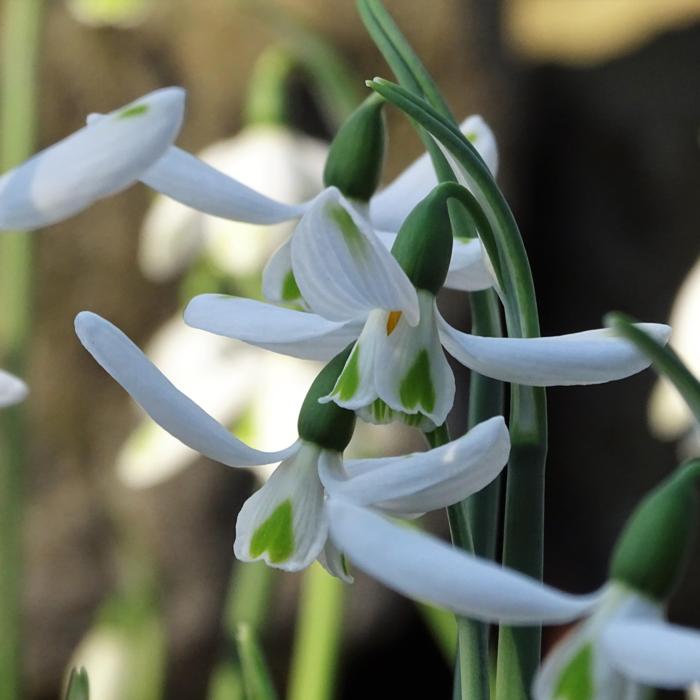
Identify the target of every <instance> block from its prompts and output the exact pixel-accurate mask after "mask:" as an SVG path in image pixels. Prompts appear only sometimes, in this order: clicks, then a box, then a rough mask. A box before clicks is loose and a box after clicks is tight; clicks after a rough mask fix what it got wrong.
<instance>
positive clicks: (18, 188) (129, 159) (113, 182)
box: [0, 87, 185, 229]
mask: <svg viewBox="0 0 700 700" xmlns="http://www.w3.org/2000/svg"><path fill="white" fill-rule="evenodd" d="M184 109H185V92H184V90H182V89H181V88H175V87H171V88H164V89H162V90H156V91H155V92H151V93H149V94H148V95H144V96H143V97H140V98H139V99H137V100H135V101H134V102H132V103H130V104H128V105H126V106H125V107H121V108H119V109H117V110H115V111H114V112H110V113H109V114H107V115H105V116H103V117H101V118H100V119H98V120H96V121H95V123H93V124H91V125H89V126H85V127H83V128H82V129H79V130H78V131H76V132H75V133H73V134H71V135H70V136H68V137H66V138H65V139H63V140H62V141H59V142H58V143H55V144H54V145H53V146H50V147H49V148H47V149H45V150H43V151H41V152H40V153H37V154H36V155H35V156H33V157H32V158H30V159H29V160H28V161H26V162H24V163H22V165H19V166H18V167H16V168H14V169H13V170H10V171H9V172H7V173H5V174H4V175H3V176H2V177H1V178H0V229H34V228H39V227H41V226H48V225H49V224H53V223H56V222H58V221H61V220H63V219H67V218H68V217H69V216H73V214H77V213H78V212H80V211H82V210H83V209H85V208H86V207H88V206H90V205H91V204H93V203H94V202H96V201H97V200H98V199H102V198H104V197H108V196H110V195H113V194H116V193H117V192H120V191H121V190H123V189H125V188H127V187H129V186H130V185H132V184H134V183H135V182H137V181H138V179H139V177H141V175H142V174H143V173H144V172H145V171H146V170H148V168H149V167H150V166H151V165H153V164H154V163H155V162H156V161H158V160H159V159H160V158H161V157H162V156H163V155H164V154H165V153H166V151H167V150H168V149H169V148H170V147H171V146H172V143H173V141H174V139H175V137H176V136H177V134H178V132H179V131H180V126H181V124H182V118H183V114H184Z"/></svg>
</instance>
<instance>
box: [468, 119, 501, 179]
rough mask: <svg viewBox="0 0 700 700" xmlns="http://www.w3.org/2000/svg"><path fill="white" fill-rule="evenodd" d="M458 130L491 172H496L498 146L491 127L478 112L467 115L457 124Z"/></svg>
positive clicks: (494, 173) (495, 173) (494, 174)
mask: <svg viewBox="0 0 700 700" xmlns="http://www.w3.org/2000/svg"><path fill="white" fill-rule="evenodd" d="M459 128H460V131H461V132H462V133H463V134H464V136H465V137H466V138H467V140H468V141H469V142H470V143H471V144H472V145H473V146H474V148H476V150H477V151H478V152H479V155H480V156H481V159H482V160H483V161H484V163H486V165H487V167H488V169H489V170H490V171H491V174H492V175H493V176H494V177H496V175H497V174H498V146H497V145H496V137H495V136H494V134H493V131H491V127H490V126H489V125H488V124H487V123H486V122H485V121H484V119H483V117H481V116H480V115H478V114H472V116H470V117H467V118H466V119H465V120H464V121H463V122H462V123H461V124H460V126H459Z"/></svg>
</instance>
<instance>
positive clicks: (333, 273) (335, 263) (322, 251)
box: [292, 187, 419, 326]
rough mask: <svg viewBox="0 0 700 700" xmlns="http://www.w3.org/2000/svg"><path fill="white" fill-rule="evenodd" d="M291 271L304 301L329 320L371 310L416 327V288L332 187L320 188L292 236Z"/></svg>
mask: <svg viewBox="0 0 700 700" xmlns="http://www.w3.org/2000/svg"><path fill="white" fill-rule="evenodd" d="M292 269H293V270H294V276H295V278H296V282H297V285H298V286H299V290H300V291H301V294H302V297H303V298H304V301H305V302H306V303H307V304H308V306H309V308H310V309H311V310H312V311H314V312H315V313H317V314H319V315H321V316H323V317H324V318H327V319H329V320H331V321H347V320H350V319H355V318H358V317H364V316H366V315H367V313H368V312H370V311H372V310H373V309H385V310H387V311H401V312H402V313H403V314H404V315H405V317H406V320H407V321H408V323H409V324H410V325H412V326H415V325H416V324H417V323H418V318H419V313H418V298H417V295H416V290H415V288H414V287H413V285H412V284H411V282H410V280H409V279H408V277H407V276H406V274H405V273H404V271H403V270H402V269H401V266H400V265H399V263H398V262H397V260H396V259H395V258H394V257H393V256H392V255H391V253H390V252H389V251H388V250H387V249H386V247H385V246H384V245H383V244H382V242H381V239H380V238H379V236H378V235H377V234H376V233H375V232H374V230H373V229H372V228H371V227H370V226H369V225H368V224H367V223H366V222H365V221H364V220H363V219H362V217H361V216H359V214H357V212H356V211H355V210H354V209H353V207H352V205H351V204H350V203H349V202H347V200H345V198H344V197H343V196H342V195H341V194H340V192H339V191H338V190H337V189H336V188H335V187H329V188H327V189H326V190H324V191H323V192H322V193H321V194H320V195H319V196H318V197H317V198H316V199H315V200H314V201H313V203H312V205H311V207H310V208H309V210H308V211H307V212H306V214H304V216H303V217H302V219H301V221H300V222H299V225H298V226H297V228H296V231H295V233H294V236H293V237H292Z"/></svg>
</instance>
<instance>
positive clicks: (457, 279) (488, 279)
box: [445, 238, 494, 292]
mask: <svg viewBox="0 0 700 700" xmlns="http://www.w3.org/2000/svg"><path fill="white" fill-rule="evenodd" d="M493 285H494V279H493V275H492V274H491V271H490V269H489V265H488V261H487V260H486V252H485V251H484V248H483V246H482V244H481V241H480V240H479V239H478V238H474V239H472V240H470V241H464V240H459V239H455V241H454V243H453V245H452V259H451V260H450V269H449V271H448V272H447V278H446V279H445V286H446V287H448V288H449V289H459V290H461V291H463V292H478V291H480V290H482V289H490V288H491V287H493Z"/></svg>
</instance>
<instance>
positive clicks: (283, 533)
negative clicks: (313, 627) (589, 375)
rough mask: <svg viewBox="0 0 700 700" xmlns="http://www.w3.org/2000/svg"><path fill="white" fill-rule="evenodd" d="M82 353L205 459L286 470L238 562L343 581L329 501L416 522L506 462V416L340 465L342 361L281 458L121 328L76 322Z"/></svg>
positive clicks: (95, 320) (248, 510)
mask: <svg viewBox="0 0 700 700" xmlns="http://www.w3.org/2000/svg"><path fill="white" fill-rule="evenodd" d="M75 326H76V332H77V334H78V337H79V338H80V340H81V342H82V343H83V345H84V346H85V347H86V348H87V350H88V351H89V352H90V353H91V354H92V355H93V357H94V358H95V359H96V360H97V361H98V362H99V364H101V365H102V367H104V369H105V370H106V371H107V372H108V373H109V374H110V375H111V376H112V377H113V378H114V379H115V380H116V381H117V382H118V383H119V384H121V385H122V386H123V387H124V388H125V389H126V391H127V392H128V393H129V394H131V396H132V397H133V398H134V400H135V401H137V403H139V404H140V405H141V407H142V408H143V409H144V410H145V411H146V412H147V413H148V414H149V415H150V416H151V418H152V419H153V420H154V421H156V423H158V424H159V425H160V426H161V427H162V428H164V429H165V430H167V431H168V432H169V433H171V434H172V435H174V436H175V437H177V438H178V439H179V440H181V441H182V442H183V443H184V444H186V445H188V446H189V447H191V448H192V449H194V450H197V451H198V452H200V453H201V454H203V455H205V456H207V457H210V458H211V459H214V460H216V461H218V462H221V463H222V464H226V465H228V466H232V467H249V466H255V465H263V464H271V463H273V462H280V460H281V462H280V465H279V466H278V467H277V469H276V470H275V472H274V473H273V474H272V476H271V477H270V478H269V479H268V481H267V482H266V483H265V484H264V485H263V487H262V488H261V489H260V490H259V491H257V492H256V493H255V494H253V495H252V496H251V497H250V498H249V499H248V501H246V503H245V504H244V506H243V508H242V510H241V512H240V514H239V517H238V522H237V525H236V543H235V552H236V555H237V556H238V557H239V558H240V559H243V560H245V561H254V560H257V559H262V560H264V561H266V562H267V563H268V564H270V565H271V566H275V567H278V568H281V569H285V570H288V571H297V570H299V569H302V568H304V567H306V566H308V565H309V564H310V563H311V562H312V561H313V560H314V559H316V558H320V560H321V561H322V562H323V563H324V565H325V566H327V568H329V570H331V571H332V572H333V573H335V574H337V575H339V576H342V577H347V573H346V572H345V571H344V569H343V566H342V557H341V556H340V553H339V552H338V550H337V549H336V547H335V546H334V543H333V542H332V541H328V513H327V508H326V498H327V494H330V495H334V494H335V495H337V496H338V497H339V498H343V499H346V500H349V501H351V502H353V503H359V504H362V505H371V506H373V507H374V508H377V509H378V510H381V511H384V512H386V513H390V514H397V515H404V516H414V515H415V514H417V513H421V512H424V511H427V510H433V509H436V508H441V507H444V506H447V505H451V504H453V503H456V502H458V501H461V500H463V499H464V498H466V497H467V496H468V495H470V494H472V493H474V492H476V491H478V490H480V489H481V488H483V487H485V486H486V485H487V484H489V483H490V482H491V481H492V480H493V479H494V478H495V477H496V476H497V475H498V474H499V473H500V471H501V469H502V468H503V466H504V465H505V463H506V461H507V459H508V453H509V450H510V440H509V436H508V430H507V428H506V426H505V422H504V420H503V418H502V417H500V416H499V417H496V418H492V419H490V420H488V421H485V422H484V423H481V424H479V425H477V426H476V427H475V428H473V429H472V430H471V431H469V432H468V433H467V434H466V435H464V436H462V437H461V438H459V439H457V440H454V441H452V442H450V443H448V444H446V445H444V446H442V447H438V448H435V449H432V450H428V451H427V452H422V453H415V454H411V455H405V456H400V457H389V458H383V459H366V460H347V461H345V460H343V457H342V452H343V450H344V449H345V447H346V446H347V443H348V442H349V440H350V437H351V435H352V430H353V428H354V421H355V419H354V414H353V413H352V412H351V411H347V410H345V409H342V408H339V407H338V406H336V405H335V404H325V405H324V404H319V403H318V397H319V396H321V395H324V394H326V393H327V392H328V390H329V389H330V388H331V387H332V386H333V384H334V383H335V380H336V378H337V374H338V372H339V371H340V369H341V368H342V366H343V364H344V362H345V359H346V358H345V357H344V356H342V355H341V356H339V357H337V358H335V359H334V360H333V361H332V362H331V363H329V364H328V365H327V366H326V367H325V368H324V370H322V372H321V374H319V376H318V377H317V379H316V380H315V382H314V384H313V385H312V386H311V389H310V390H309V393H308V394H307V397H306V399H305V401H304V404H303V406H302V410H301V412H300V417H299V440H297V441H296V442H295V443H294V444H292V445H291V446H290V447H288V448H286V449H283V450H280V451H277V452H264V451H261V450H256V449H254V448H252V447H249V446H248V445H246V444H244V443H243V442H241V441H240V440H238V439H236V438H235V437H234V436H233V435H231V433H230V432H229V431H228V430H226V428H224V426H222V425H221V424H220V423H218V422H217V421H216V420H214V419H213V418H212V417H211V416H210V415H209V414H207V413H206V412H205V411H204V410H203V409H201V408H200V407H199V406H198V405H197V404H195V403H194V402H193V401H191V400H190V399H189V398H187V397H186V396H185V395H184V394H182V393H181V392H180V391H179V390H178V389H176V388H175V387H174V386H173V385H172V384H171V383H170V382H169V381H168V379H167V378H166V377H165V376H164V375H163V374H162V373H161V372H160V371H159V370H158V369H157V368H156V367H155V366H154V365H153V364H152V363H151V362H150V361H149V360H148V359H147V358H146V356H145V355H144V354H143V353H142V352H141V351H140V350H139V349H138V348H137V347H136V345H134V344H133V343H132V342H131V340H129V338H127V337H126V336H125V335H124V334H123V333H122V332H121V331H120V330H119V329H118V328H116V327H115V326H113V325H112V324H111V323H109V322H108V321H105V320H104V319H102V318H100V317H99V316H97V315H96V314H93V313H90V312H82V313H80V314H79V315H78V316H77V317H76V321H75Z"/></svg>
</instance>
